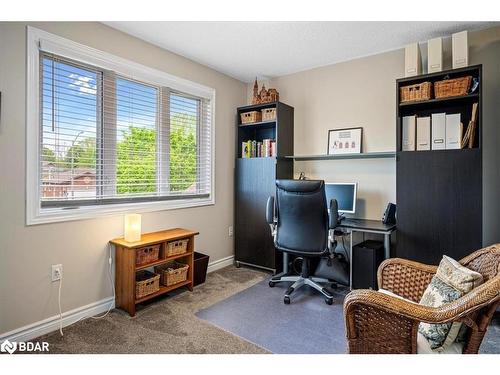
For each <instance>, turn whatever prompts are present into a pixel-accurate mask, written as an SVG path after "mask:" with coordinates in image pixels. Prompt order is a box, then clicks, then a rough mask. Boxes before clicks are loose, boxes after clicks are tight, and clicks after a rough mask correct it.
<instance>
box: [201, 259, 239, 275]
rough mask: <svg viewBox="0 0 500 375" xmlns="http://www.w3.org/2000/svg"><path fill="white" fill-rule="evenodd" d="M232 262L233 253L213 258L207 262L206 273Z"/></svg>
mask: <svg viewBox="0 0 500 375" xmlns="http://www.w3.org/2000/svg"><path fill="white" fill-rule="evenodd" d="M233 262H234V255H230V256H228V257H225V258H222V259H218V260H215V261H213V262H210V263H208V269H207V273H210V272H214V271H217V270H220V269H221V268H224V267H227V266H230V265H231V264H233Z"/></svg>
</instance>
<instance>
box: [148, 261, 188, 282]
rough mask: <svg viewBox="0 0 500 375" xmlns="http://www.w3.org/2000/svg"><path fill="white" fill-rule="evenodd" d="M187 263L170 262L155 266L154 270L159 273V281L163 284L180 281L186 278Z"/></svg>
mask: <svg viewBox="0 0 500 375" xmlns="http://www.w3.org/2000/svg"><path fill="white" fill-rule="evenodd" d="M188 269H189V265H187V264H184V263H180V262H176V261H173V262H170V263H167V264H163V265H161V266H156V267H155V272H156V273H159V274H160V283H161V284H162V285H165V286H170V285H174V284H178V283H181V282H183V281H186V280H187V273H188Z"/></svg>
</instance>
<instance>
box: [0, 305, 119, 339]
mask: <svg viewBox="0 0 500 375" xmlns="http://www.w3.org/2000/svg"><path fill="white" fill-rule="evenodd" d="M110 304H112V307H115V300H114V298H113V297H109V298H105V299H102V300H100V301H97V302H94V303H90V304H88V305H86V306H82V307H78V308H76V309H73V310H70V311H66V312H64V313H63V314H62V325H63V327H66V326H69V325H71V324H73V323H75V322H76V321H78V320H80V319H83V318H88V317H91V316H95V315H99V314H102V313H105V312H106V311H108V309H109V306H110ZM58 329H59V315H54V316H52V317H50V318H47V319H44V320H40V321H39V322H36V323H32V324H29V325H26V326H24V327H21V328H17V329H15V330H13V331H10V332H6V333H3V334H1V335H0V341H4V340H9V341H16V342H19V341H28V340H32V339H34V338H37V337H40V336H42V335H45V334H47V333H50V332H54V331H57V330H58Z"/></svg>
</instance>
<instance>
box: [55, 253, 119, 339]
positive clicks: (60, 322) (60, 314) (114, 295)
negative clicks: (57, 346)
mask: <svg viewBox="0 0 500 375" xmlns="http://www.w3.org/2000/svg"><path fill="white" fill-rule="evenodd" d="M108 250H109V256H108V264H109V267H108V277H109V282H110V284H111V288H112V290H113V301H111V302H110V304H109V308H108V311H106V312H105V313H104V314H103V315H101V316H91V318H92V319H102V318H104V317H106V316H107V315H108V314H109V312H110V311H111V308H112V307H113V303H114V301H115V299H116V290H115V283H114V282H113V275H112V269H111V268H112V266H113V258H112V257H111V244H108ZM61 287H62V275H61V279H60V280H59V333H60V334H61V336H64V334H63V330H62V312H61ZM86 318H87V317H86V316H82V317H81V318H80V319H78V320H77V321H75V322H73V323H72V324H75V323H78V322H79V321H80V320H83V319H86Z"/></svg>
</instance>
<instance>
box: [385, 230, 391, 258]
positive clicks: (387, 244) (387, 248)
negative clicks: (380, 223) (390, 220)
mask: <svg viewBox="0 0 500 375" xmlns="http://www.w3.org/2000/svg"><path fill="white" fill-rule="evenodd" d="M384 250H385V259H389V258H390V257H391V234H390V233H387V234H384Z"/></svg>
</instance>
